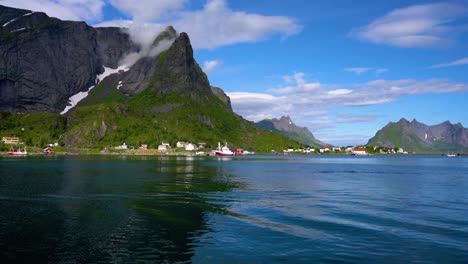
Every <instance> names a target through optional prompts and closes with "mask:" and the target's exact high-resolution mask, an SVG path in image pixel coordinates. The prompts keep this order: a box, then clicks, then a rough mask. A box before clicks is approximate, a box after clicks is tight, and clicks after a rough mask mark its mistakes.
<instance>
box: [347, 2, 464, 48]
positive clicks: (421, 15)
mask: <svg viewBox="0 0 468 264" xmlns="http://www.w3.org/2000/svg"><path fill="white" fill-rule="evenodd" d="M465 11H466V9H465V8H464V7H463V6H459V5H456V4H450V3H436V4H425V5H413V6H410V7H406V8H402V9H396V10H393V11H392V12H390V13H388V14H387V15H385V16H383V17H380V18H378V19H376V20H374V21H373V22H372V23H370V24H369V25H367V26H364V27H361V28H357V29H354V30H353V31H352V32H351V35H352V36H356V37H358V38H361V39H363V40H367V41H370V42H374V43H378V44H386V45H392V46H398V47H441V46H446V45H448V44H450V42H452V38H453V36H452V35H453V34H454V33H455V32H456V31H457V27H456V25H455V24H454V22H455V21H456V19H457V18H458V17H460V16H466V12H465Z"/></svg>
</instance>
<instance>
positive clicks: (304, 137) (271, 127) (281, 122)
mask: <svg viewBox="0 0 468 264" xmlns="http://www.w3.org/2000/svg"><path fill="white" fill-rule="evenodd" d="M255 126H257V127H258V128H261V129H264V130H268V131H274V132H279V133H281V134H283V135H285V136H287V137H288V138H291V139H293V140H296V141H297V142H299V143H302V144H304V145H309V146H312V147H321V146H324V145H326V143H323V142H322V141H320V140H318V139H316V138H315V137H314V135H313V134H312V132H310V131H309V129H308V128H307V127H299V126H296V125H295V124H294V122H293V121H292V120H291V118H290V117H289V116H282V117H281V118H280V119H276V118H273V119H265V120H262V121H260V122H258V123H255Z"/></svg>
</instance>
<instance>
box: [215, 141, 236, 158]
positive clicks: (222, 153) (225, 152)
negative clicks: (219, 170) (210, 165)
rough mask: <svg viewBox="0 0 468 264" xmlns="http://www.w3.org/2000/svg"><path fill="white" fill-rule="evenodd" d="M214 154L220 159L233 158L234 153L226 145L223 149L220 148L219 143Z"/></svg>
mask: <svg viewBox="0 0 468 264" xmlns="http://www.w3.org/2000/svg"><path fill="white" fill-rule="evenodd" d="M214 153H215V154H216V156H221V157H226V156H234V152H232V151H231V150H230V149H229V148H228V146H227V143H226V144H225V145H224V147H221V143H219V142H218V149H216V150H215V151H214Z"/></svg>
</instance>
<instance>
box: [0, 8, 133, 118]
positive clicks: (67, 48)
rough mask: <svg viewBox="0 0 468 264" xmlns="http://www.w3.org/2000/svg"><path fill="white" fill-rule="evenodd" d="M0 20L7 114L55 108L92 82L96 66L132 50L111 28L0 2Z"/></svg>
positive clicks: (0, 78)
mask: <svg viewBox="0 0 468 264" xmlns="http://www.w3.org/2000/svg"><path fill="white" fill-rule="evenodd" d="M0 24H1V25H2V26H1V27H0V110H6V111H9V112H60V111H62V110H63V109H64V108H65V106H66V104H67V101H68V98H69V97H70V96H72V95H74V94H76V93H78V92H80V91H85V90H87V89H88V88H89V87H90V86H92V85H94V84H95V80H96V75H97V74H98V73H101V72H102V71H103V68H102V66H107V67H115V66H116V65H117V63H118V61H119V60H120V59H121V57H122V56H123V54H126V53H128V52H130V51H132V50H137V49H138V46H137V45H136V44H134V43H132V42H131V41H130V38H129V37H128V35H127V34H125V33H124V32H121V31H120V30H118V29H116V28H100V29H94V28H92V27H90V26H88V25H87V24H86V23H84V22H72V21H61V20H59V19H56V18H50V17H48V16H47V15H46V14H44V13H41V12H32V11H28V10H21V9H14V8H9V7H5V6H0Z"/></svg>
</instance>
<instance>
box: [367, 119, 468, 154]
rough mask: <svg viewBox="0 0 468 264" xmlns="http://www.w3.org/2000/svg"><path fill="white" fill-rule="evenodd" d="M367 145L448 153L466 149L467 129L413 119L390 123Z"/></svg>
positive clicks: (458, 125) (444, 123)
mask: <svg viewBox="0 0 468 264" xmlns="http://www.w3.org/2000/svg"><path fill="white" fill-rule="evenodd" d="M367 144H368V145H374V146H382V147H392V148H394V147H403V148H404V149H406V150H409V151H450V150H454V151H456V150H463V149H465V148H468V129H466V128H464V127H463V126H462V124H460V123H457V124H451V123H450V122H449V121H445V122H443V123H441V124H438V125H433V126H428V125H426V124H423V123H420V122H418V121H417V120H416V119H413V120H412V121H411V122H410V121H408V120H406V119H404V118H402V119H400V121H398V122H396V123H394V122H390V123H389V124H387V125H386V126H385V127H384V128H382V129H381V130H379V131H378V132H377V133H376V135H375V136H374V137H373V138H371V139H370V140H369V142H368V143H367Z"/></svg>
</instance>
